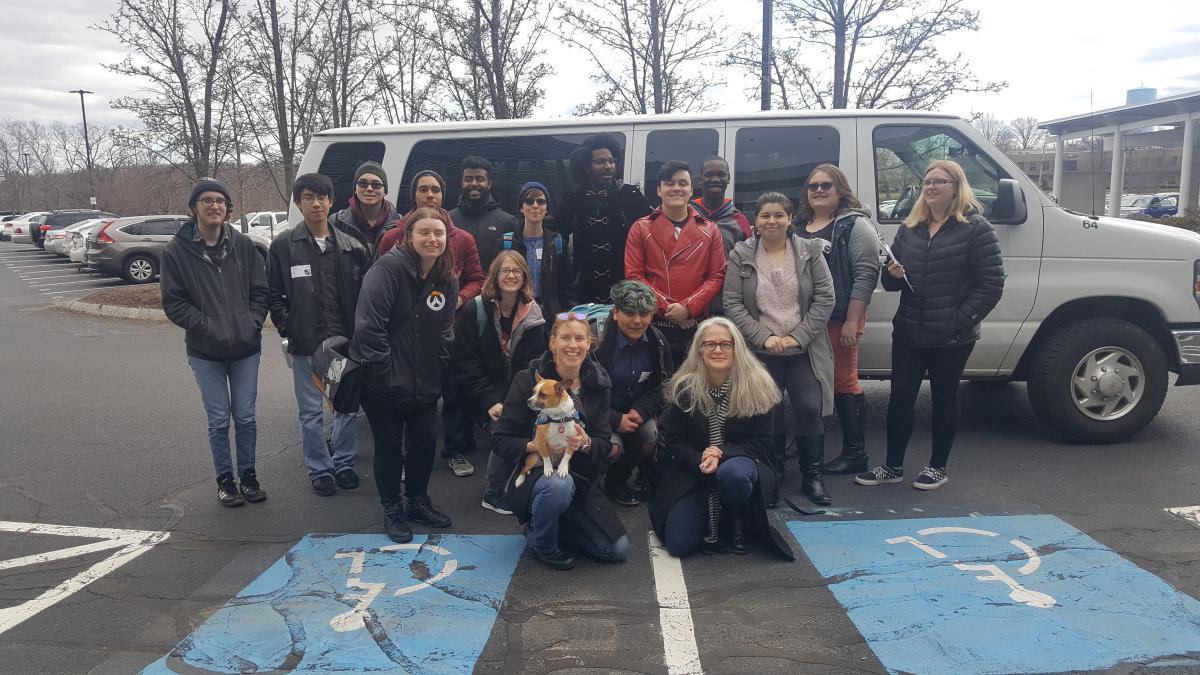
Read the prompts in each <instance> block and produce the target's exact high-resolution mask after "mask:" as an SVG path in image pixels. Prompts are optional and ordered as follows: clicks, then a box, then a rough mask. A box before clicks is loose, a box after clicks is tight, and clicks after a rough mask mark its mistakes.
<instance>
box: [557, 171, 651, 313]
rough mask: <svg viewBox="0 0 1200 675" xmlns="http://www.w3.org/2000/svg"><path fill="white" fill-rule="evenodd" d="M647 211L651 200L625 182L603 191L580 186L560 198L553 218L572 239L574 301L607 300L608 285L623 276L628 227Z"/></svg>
mask: <svg viewBox="0 0 1200 675" xmlns="http://www.w3.org/2000/svg"><path fill="white" fill-rule="evenodd" d="M649 213H650V202H648V201H646V197H645V196H644V195H642V192H641V190H639V189H638V188H637V186H636V185H630V184H628V183H625V184H621V185H619V186H617V187H614V188H609V189H608V190H603V191H594V190H592V189H591V188H589V187H588V186H586V185H585V186H580V187H579V189H577V190H576V191H575V193H574V194H572V195H570V196H569V197H567V198H566V199H564V200H563V202H562V206H561V207H560V208H559V211H558V213H557V214H556V215H555V218H554V220H555V222H556V223H558V226H559V227H560V228H561V230H562V235H563V236H564V237H568V238H570V240H571V260H572V263H573V264H574V266H575V280H576V281H575V288H576V293H575V301H576V302H579V303H585V302H599V303H602V304H603V303H607V302H609V297H608V291H609V288H611V287H612V285H613V284H615V283H617V282H618V281H621V280H622V279H624V278H625V238H626V237H627V236H628V235H629V228H630V227H632V226H633V223H634V221H636V220H637V219H638V218H641V217H642V216H646V215H649Z"/></svg>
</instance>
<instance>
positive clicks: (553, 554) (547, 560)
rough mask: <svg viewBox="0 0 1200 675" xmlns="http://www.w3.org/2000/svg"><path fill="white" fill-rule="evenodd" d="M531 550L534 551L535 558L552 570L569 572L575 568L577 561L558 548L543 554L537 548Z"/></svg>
mask: <svg viewBox="0 0 1200 675" xmlns="http://www.w3.org/2000/svg"><path fill="white" fill-rule="evenodd" d="M531 550H532V551H533V557H535V558H537V559H538V560H540V561H541V562H542V564H543V565H545V566H546V567H549V568H551V569H556V570H569V569H571V568H573V567H575V559H574V558H572V557H571V556H569V555H567V554H566V553H564V552H563V551H562V550H560V549H557V548H556V549H554V550H553V551H550V552H549V553H542V552H541V551H539V550H537V549H536V548H535V549H531Z"/></svg>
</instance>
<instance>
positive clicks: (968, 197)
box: [904, 159, 983, 228]
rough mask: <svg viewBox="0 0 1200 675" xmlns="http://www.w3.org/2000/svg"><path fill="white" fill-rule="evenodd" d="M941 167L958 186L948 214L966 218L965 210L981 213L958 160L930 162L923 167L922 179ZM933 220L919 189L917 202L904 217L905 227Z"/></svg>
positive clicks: (960, 218)
mask: <svg viewBox="0 0 1200 675" xmlns="http://www.w3.org/2000/svg"><path fill="white" fill-rule="evenodd" d="M934 169H941V170H942V171H945V172H946V173H947V174H948V175H949V176H950V179H951V180H953V181H954V183H955V185H957V186H958V190H957V191H955V193H954V203H953V204H951V205H950V215H951V216H953V217H954V218H955V219H957V220H960V221H961V220H966V212H967V211H969V210H975V211H978V212H979V213H981V214H982V213H983V205H982V204H980V203H979V200H977V199H975V193H974V192H971V184H970V183H969V182H968V181H967V174H966V172H964V171H963V169H962V167H961V166H959V165H958V162H955V161H953V160H949V159H939V160H937V161H934V162H932V163H931V164H930V165H929V166H928V167H926V168H925V173H924V174H922V176H921V179H922V181H923V180H924V179H925V177H926V176H928V175H929V172H930V171H933V170H934ZM932 221H933V211H931V210H930V209H929V205H928V204H926V203H925V190H924V189H922V190H921V195H920V196H919V197H917V203H916V204H913V209H912V212H911V213H909V214H908V217H907V218H905V219H904V225H905V227H910V228H912V227H916V226H917V225H920V224H921V223H929V222H932Z"/></svg>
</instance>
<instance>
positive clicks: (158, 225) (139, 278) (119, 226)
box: [85, 216, 188, 284]
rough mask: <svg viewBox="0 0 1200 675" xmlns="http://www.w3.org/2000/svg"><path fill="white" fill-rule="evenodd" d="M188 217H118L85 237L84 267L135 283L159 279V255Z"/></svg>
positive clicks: (160, 256)
mask: <svg viewBox="0 0 1200 675" xmlns="http://www.w3.org/2000/svg"><path fill="white" fill-rule="evenodd" d="M187 219H188V218H187V216H132V217H129V218H118V219H116V220H114V221H112V222H111V223H109V224H108V225H105V226H103V227H101V228H100V229H99V230H97V231H96V233H95V234H93V235H90V236H89V237H88V240H89V241H88V244H87V254H86V263H85V264H86V266H87V267H90V268H91V269H93V270H95V271H97V272H100V273H101V274H109V275H113V276H120V277H123V278H124V279H125V280H126V281H129V282H131V283H135V284H145V283H149V282H151V281H153V280H154V278H155V277H156V276H158V270H159V269H160V266H161V263H162V252H163V249H164V248H166V247H167V242H169V241H171V237H174V236H175V232H177V231H178V230H179V228H180V227H181V226H182V225H183V223H184V222H186V221H187Z"/></svg>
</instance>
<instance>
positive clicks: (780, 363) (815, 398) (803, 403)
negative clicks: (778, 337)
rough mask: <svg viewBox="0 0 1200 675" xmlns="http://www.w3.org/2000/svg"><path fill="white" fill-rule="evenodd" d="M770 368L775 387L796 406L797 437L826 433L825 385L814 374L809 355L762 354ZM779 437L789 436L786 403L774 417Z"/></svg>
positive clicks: (777, 409) (780, 405)
mask: <svg viewBox="0 0 1200 675" xmlns="http://www.w3.org/2000/svg"><path fill="white" fill-rule="evenodd" d="M757 356H758V359H759V360H760V361H762V364H763V365H764V366H766V368H767V372H768V373H770V374H771V379H772V380H775V386H777V387H779V392H780V393H781V394H783V393H786V394H787V396H788V398H789V399H791V403H792V416H793V417H794V418H795V421H796V435H797V436H805V437H810V436H820V435H821V434H823V433H825V424H824V422H822V421H821V383H820V381H818V380H817V376H816V375H815V374H814V373H813V369H812V362H811V361H810V360H809V358H808V354H807V353H804V354H791V355H788V356H782V355H778V354H762V353H760V354H758V355H757ZM773 420H774V423H775V425H776V427H775V436H776V437H785V436H786V433H785V431H784V430H785V429H786V428H787V422H786V420H785V419H784V411H783V403H782V402H780V403H779V406H778V407H777V408H776V409H775V414H774V417H773Z"/></svg>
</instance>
